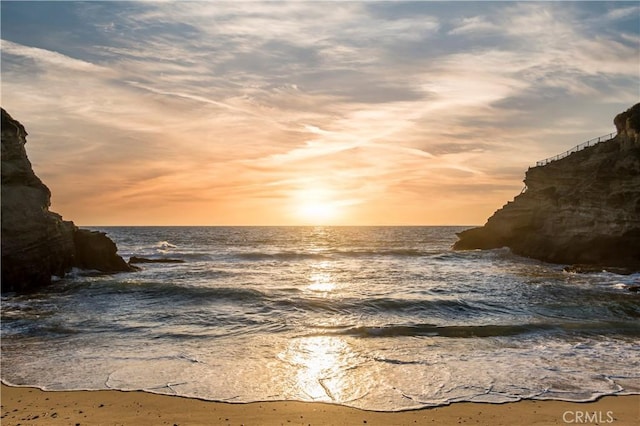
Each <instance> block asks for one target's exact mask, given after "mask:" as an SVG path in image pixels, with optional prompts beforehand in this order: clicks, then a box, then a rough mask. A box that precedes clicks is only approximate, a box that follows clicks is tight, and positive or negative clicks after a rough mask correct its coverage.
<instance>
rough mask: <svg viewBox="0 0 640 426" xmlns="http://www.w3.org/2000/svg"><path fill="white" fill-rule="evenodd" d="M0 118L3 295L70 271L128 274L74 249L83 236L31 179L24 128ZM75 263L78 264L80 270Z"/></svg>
mask: <svg viewBox="0 0 640 426" xmlns="http://www.w3.org/2000/svg"><path fill="white" fill-rule="evenodd" d="M1 114H2V128H1V129H2V143H1V145H2V169H1V173H2V204H1V206H2V239H1V240H2V281H1V282H0V283H1V287H0V289H1V291H2V292H6V291H28V290H32V289H35V288H38V287H41V286H43V285H47V284H50V283H51V276H52V275H56V276H60V277H62V276H64V274H65V272H67V271H69V270H70V269H71V267H73V266H79V267H88V268H91V269H98V270H102V269H101V268H102V267H103V266H104V265H108V266H109V268H108V270H105V272H113V271H115V270H122V271H125V270H131V268H130V267H129V266H128V265H127V264H126V262H124V260H122V259H121V258H120V260H121V261H122V263H120V264H118V263H117V262H116V261H115V260H114V259H113V258H112V257H110V258H109V259H110V260H108V261H106V260H105V261H102V260H100V261H97V258H93V259H94V261H95V262H94V263H92V262H90V261H89V260H88V258H87V256H86V255H85V250H88V251H91V249H88V248H87V246H86V245H83V246H81V247H77V246H76V242H77V241H76V240H77V238H76V235H78V233H79V232H80V233H82V230H78V228H77V227H76V226H75V225H74V224H73V222H70V221H65V220H62V217H61V216H60V215H58V214H56V213H54V212H51V211H49V206H50V204H51V201H50V200H51V192H50V191H49V188H47V186H46V185H45V184H44V183H42V181H41V180H40V179H39V178H38V177H37V176H36V175H35V173H34V172H33V169H32V167H31V163H30V162H29V159H28V158H27V153H26V150H25V144H26V142H27V141H26V136H27V132H26V131H25V128H24V127H23V126H22V124H20V123H19V122H18V121H16V120H14V119H13V118H12V117H11V116H10V115H9V114H8V113H7V112H6V111H5V110H4V109H1ZM103 238H104V239H106V240H109V239H108V238H107V237H106V236H104V237H103ZM80 239H81V240H82V237H80ZM92 241H97V240H92ZM109 242H111V240H109ZM103 243H104V242H103ZM111 244H113V242H111ZM114 247H115V245H114ZM94 251H95V250H94ZM105 253H106V251H105ZM114 253H115V251H114ZM78 259H82V262H81V263H82V264H79V263H78ZM118 265H119V266H118ZM122 265H124V266H122ZM118 268H120V269H118Z"/></svg>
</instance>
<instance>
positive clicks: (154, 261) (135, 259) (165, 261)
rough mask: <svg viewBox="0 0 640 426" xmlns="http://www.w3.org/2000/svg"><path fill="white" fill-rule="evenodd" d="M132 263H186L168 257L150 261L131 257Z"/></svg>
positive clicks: (130, 262)
mask: <svg viewBox="0 0 640 426" xmlns="http://www.w3.org/2000/svg"><path fill="white" fill-rule="evenodd" d="M132 263H185V261H184V260H182V259H170V258H168V257H161V258H160V259H148V258H146V257H137V256H131V258H130V259H129V264H132Z"/></svg>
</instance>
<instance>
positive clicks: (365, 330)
mask: <svg viewBox="0 0 640 426" xmlns="http://www.w3.org/2000/svg"><path fill="white" fill-rule="evenodd" d="M319 328H323V327H319ZM335 328H336V327H331V328H327V329H328V330H327V331H325V332H323V333H320V334H322V335H343V336H353V337H360V338H375V337H451V338H478V337H479V338H484V337H507V336H517V335H524V334H534V333H535V334H538V333H546V332H554V333H557V332H564V333H568V334H576V333H577V334H585V333H586V334H598V335H599V334H602V333H605V332H607V331H608V332H611V331H615V332H616V333H617V334H622V335H628V336H632V337H634V336H635V337H637V336H640V330H639V329H638V327H637V326H636V324H635V323H632V322H622V321H620V322H601V323H596V324H592V323H528V324H511V325H509V324H507V325H495V324H491V325H454V326H440V325H435V324H413V325H388V326H356V327H348V328H343V329H338V330H336V329H335Z"/></svg>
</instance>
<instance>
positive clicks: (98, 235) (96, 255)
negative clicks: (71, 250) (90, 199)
mask: <svg viewBox="0 0 640 426" xmlns="http://www.w3.org/2000/svg"><path fill="white" fill-rule="evenodd" d="M73 242H74V245H75V249H76V251H75V253H76V256H75V262H74V266H76V267H78V268H81V269H95V270H97V271H101V272H124V271H130V270H131V268H130V266H129V265H128V264H127V262H125V261H124V259H123V258H121V257H120V256H118V254H117V252H118V247H116V244H115V243H114V242H113V241H111V239H110V238H109V237H107V234H105V233H104V232H98V231H90V230H88V229H76V231H75V232H74V234H73Z"/></svg>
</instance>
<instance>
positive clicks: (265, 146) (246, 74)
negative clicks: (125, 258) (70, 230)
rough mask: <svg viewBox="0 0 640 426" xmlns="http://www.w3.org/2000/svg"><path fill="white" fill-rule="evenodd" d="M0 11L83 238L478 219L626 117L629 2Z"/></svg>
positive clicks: (41, 159)
mask: <svg viewBox="0 0 640 426" xmlns="http://www.w3.org/2000/svg"><path fill="white" fill-rule="evenodd" d="M0 7H1V9H2V10H1V12H2V13H1V19H2V49H1V54H2V79H1V84H2V87H1V88H2V104H3V107H4V108H5V109H6V110H7V111H8V112H9V113H10V114H11V115H12V116H13V117H14V118H16V119H17V120H19V121H20V122H22V123H23V124H24V125H25V127H26V129H27V131H28V132H29V136H28V143H27V146H26V149H27V153H28V155H29V158H30V160H31V162H32V163H33V166H34V170H35V172H36V174H38V176H39V177H40V178H41V179H42V180H43V181H44V182H45V183H46V184H47V185H48V186H49V188H50V189H51V191H52V193H53V197H52V206H51V209H52V210H53V211H56V212H58V213H60V214H62V215H63V217H64V218H65V219H68V220H73V221H74V222H75V223H76V224H79V225H316V224H326V225H456V224H459V225H477V224H482V223H484V222H485V221H486V219H487V218H488V217H489V216H490V215H491V214H492V213H493V212H494V211H495V210H496V209H498V208H500V207H501V206H502V205H503V204H505V203H506V202H507V201H509V200H511V199H513V197H514V196H516V195H517V194H518V193H519V192H520V191H521V189H522V187H523V183H522V180H523V178H524V173H525V172H526V170H527V168H528V167H529V166H531V165H533V164H535V162H536V161H537V160H540V159H542V158H545V157H549V156H552V155H555V154H558V153H560V152H563V151H564V150H566V149H569V148H571V147H572V146H574V145H576V144H578V143H581V142H583V141H585V140H588V139H591V138H593V137H597V136H600V135H604V134H607V133H609V132H611V131H613V130H614V128H613V125H612V123H611V118H612V117H614V116H615V115H616V114H617V113H619V112H621V111H624V110H625V109H627V108H628V107H630V106H631V105H633V104H634V103H636V102H637V95H638V90H637V82H638V78H639V77H640V75H639V71H638V64H639V63H640V49H638V46H640V35H639V32H640V30H639V29H638V25H637V22H638V17H639V16H640V7H639V6H638V5H637V4H635V3H633V2H630V3H620V2H524V3H516V2H506V3H505V2H495V3H494V2H469V3H465V7H460V6H459V5H458V4H456V3H455V2H450V3H448V2H406V3H405V2H358V1H354V2H330V3H328V4H325V3H322V2H316V1H314V2H250V3H247V2H55V3H54V2H2V3H0ZM319 17H322V18H321V19H319Z"/></svg>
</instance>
